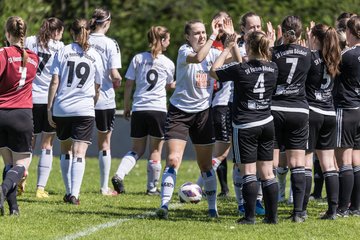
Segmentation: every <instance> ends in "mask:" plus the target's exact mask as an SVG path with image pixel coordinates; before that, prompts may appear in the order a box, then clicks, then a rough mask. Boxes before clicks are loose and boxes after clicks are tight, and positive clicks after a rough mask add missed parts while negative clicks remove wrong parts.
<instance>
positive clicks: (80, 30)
mask: <svg viewBox="0 0 360 240" xmlns="http://www.w3.org/2000/svg"><path fill="white" fill-rule="evenodd" d="M89 30H90V28H89V23H88V22H87V21H86V19H83V18H82V19H75V21H74V22H73V23H72V24H71V27H70V32H71V35H72V36H73V38H74V39H77V43H78V44H79V45H80V46H81V48H82V49H83V50H84V51H85V52H86V51H87V50H88V49H89V48H90V43H89V41H88V39H89Z"/></svg>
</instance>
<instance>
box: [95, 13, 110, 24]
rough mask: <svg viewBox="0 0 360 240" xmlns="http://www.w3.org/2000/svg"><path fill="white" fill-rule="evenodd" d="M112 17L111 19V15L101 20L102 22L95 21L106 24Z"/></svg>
mask: <svg viewBox="0 0 360 240" xmlns="http://www.w3.org/2000/svg"><path fill="white" fill-rule="evenodd" d="M110 17H111V14H110V13H109V16H107V17H106V18H104V19H101V20H95V22H97V23H103V22H106V21H107V20H109V19H110Z"/></svg>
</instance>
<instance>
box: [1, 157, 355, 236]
mask: <svg viewBox="0 0 360 240" xmlns="http://www.w3.org/2000/svg"><path fill="white" fill-rule="evenodd" d="M37 162H38V157H36V156H35V157H34V160H33V162H32V165H31V167H30V170H29V178H28V181H27V182H28V184H27V188H26V192H25V194H24V195H22V196H19V197H18V201H19V205H20V217H10V216H9V215H8V208H7V204H6V216H4V217H0V239H16V240H21V239H26V240H29V239H141V240H145V239H207V240H208V239H227V240H228V239H297V240H298V239H359V235H360V218H356V217H349V218H345V219H337V220H335V221H324V220H319V219H318V218H319V214H320V213H321V212H323V211H325V210H326V202H318V201H316V202H315V201H312V202H310V204H309V207H308V213H309V219H307V221H306V222H304V223H300V224H295V223H292V222H291V221H290V220H288V219H286V217H288V216H289V213H290V210H291V206H289V205H287V204H279V224H278V225H266V224H262V223H261V220H262V218H261V217H258V218H257V224H256V225H254V226H241V225H237V224H236V223H235V221H236V219H238V215H237V204H236V202H235V198H234V192H233V187H232V181H231V169H229V172H228V177H229V181H228V182H229V186H230V191H231V192H230V195H231V197H230V198H228V199H218V209H219V214H220V218H219V220H218V221H211V222H209V221H208V218H207V217H206V216H207V203H206V201H204V200H202V201H201V202H200V203H199V204H196V205H194V204H180V203H179V200H178V196H177V190H178V188H179V186H180V185H181V184H182V183H184V182H187V181H193V182H195V181H196V179H197V177H198V174H199V170H198V167H197V165H196V162H195V161H183V163H182V166H181V168H180V171H179V173H178V178H177V183H176V189H175V194H174V197H173V199H172V204H171V205H170V210H169V211H170V212H169V213H170V214H169V220H166V221H165V220H158V219H156V218H155V217H154V211H155V209H156V208H158V207H159V204H160V198H159V197H158V196H147V195H145V190H146V161H145V160H139V161H138V163H137V165H136V166H135V168H134V169H133V171H132V172H131V173H130V175H129V176H127V177H126V178H125V188H126V194H124V195H120V196H117V197H105V196H102V195H100V194H99V188H100V187H99V185H100V184H99V168H98V161H97V159H95V158H88V159H87V162H86V170H85V176H84V180H83V184H82V188H81V195H80V201H81V204H80V206H73V205H69V204H65V203H63V200H62V198H63V196H64V187H63V182H62V178H61V172H60V166H59V165H60V164H59V159H58V158H55V159H54V163H53V170H52V172H51V175H50V179H49V182H48V186H47V188H46V190H47V191H49V193H50V195H51V196H50V198H48V199H37V198H36V197H35V188H36V178H37V173H36V171H37V170H36V169H37ZM119 163H120V160H119V159H113V163H112V170H111V175H112V174H113V173H114V172H115V170H116V168H117V166H118V164H119ZM163 165H164V163H163ZM230 166H231V164H230V162H229V168H231V167H230ZM2 167H3V165H2V161H1V163H0V168H1V169H2ZM288 185H289V184H288ZM110 186H111V183H110ZM218 189H219V188H218ZM287 193H288V191H287Z"/></svg>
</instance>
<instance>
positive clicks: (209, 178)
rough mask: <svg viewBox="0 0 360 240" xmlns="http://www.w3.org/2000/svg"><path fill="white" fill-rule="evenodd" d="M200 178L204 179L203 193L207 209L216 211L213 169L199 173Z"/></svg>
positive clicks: (215, 184) (215, 186) (214, 174)
mask: <svg viewBox="0 0 360 240" xmlns="http://www.w3.org/2000/svg"><path fill="white" fill-rule="evenodd" d="M201 176H202V178H203V179H204V191H205V194H206V199H207V201H208V207H209V209H214V210H216V211H217V206H216V190H217V182H216V173H215V171H214V169H211V170H210V171H208V172H201Z"/></svg>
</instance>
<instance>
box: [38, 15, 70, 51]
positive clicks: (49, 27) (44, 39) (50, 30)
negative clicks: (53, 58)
mask: <svg viewBox="0 0 360 240" xmlns="http://www.w3.org/2000/svg"><path fill="white" fill-rule="evenodd" d="M63 29H64V23H63V22H62V21H61V20H60V19H58V18H55V17H51V18H47V19H45V20H44V21H43V23H42V24H41V27H40V30H39V33H38V35H37V39H38V44H39V45H40V46H41V47H42V48H44V49H48V43H49V41H50V39H52V38H54V34H55V33H56V31H62V30H63Z"/></svg>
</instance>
